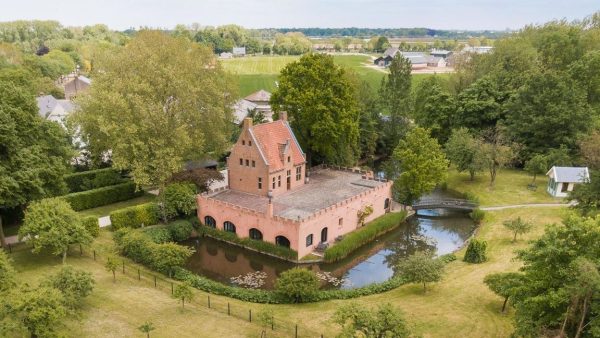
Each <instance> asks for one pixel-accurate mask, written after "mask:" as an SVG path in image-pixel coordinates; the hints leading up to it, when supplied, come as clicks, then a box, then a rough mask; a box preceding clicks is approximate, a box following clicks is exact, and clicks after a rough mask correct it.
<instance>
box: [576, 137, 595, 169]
mask: <svg viewBox="0 0 600 338" xmlns="http://www.w3.org/2000/svg"><path fill="white" fill-rule="evenodd" d="M579 151H580V152H581V156H582V157H583V160H584V161H585V164H586V165H587V166H589V167H590V168H592V169H596V170H600V131H598V130H595V131H593V132H592V133H591V134H590V135H588V136H587V137H585V138H584V139H582V140H581V141H579Z"/></svg>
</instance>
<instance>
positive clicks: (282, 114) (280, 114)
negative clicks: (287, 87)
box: [279, 111, 288, 121]
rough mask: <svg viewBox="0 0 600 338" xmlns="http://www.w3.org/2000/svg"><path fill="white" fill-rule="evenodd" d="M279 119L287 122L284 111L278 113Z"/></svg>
mask: <svg viewBox="0 0 600 338" xmlns="http://www.w3.org/2000/svg"><path fill="white" fill-rule="evenodd" d="M279 119H280V120H281V121H287V120H288V119H287V112H286V111H282V112H280V113H279Z"/></svg>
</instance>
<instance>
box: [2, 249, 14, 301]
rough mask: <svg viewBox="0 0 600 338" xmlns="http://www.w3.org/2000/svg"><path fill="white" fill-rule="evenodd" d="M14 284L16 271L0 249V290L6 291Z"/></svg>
mask: <svg viewBox="0 0 600 338" xmlns="http://www.w3.org/2000/svg"><path fill="white" fill-rule="evenodd" d="M15 285H16V272H15V269H14V268H13V266H12V261H11V259H10V258H9V257H8V255H7V254H6V253H5V252H4V251H0V291H1V292H7V291H8V290H10V289H11V288H13V287H14V286H15Z"/></svg>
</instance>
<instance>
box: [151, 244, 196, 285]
mask: <svg viewBox="0 0 600 338" xmlns="http://www.w3.org/2000/svg"><path fill="white" fill-rule="evenodd" d="M152 244H153V245H150V251H151V252H152V257H150V259H151V262H150V265H151V267H152V268H154V269H155V270H157V271H160V272H162V273H165V274H167V275H169V277H171V276H172V274H173V268H175V267H177V266H181V265H183V264H184V263H185V261H186V260H187V259H188V258H190V256H191V255H192V254H193V253H194V250H192V249H190V248H188V247H187V246H183V245H179V244H176V243H173V242H169V243H162V244H155V243H152Z"/></svg>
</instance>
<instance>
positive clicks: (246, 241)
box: [198, 226, 298, 260]
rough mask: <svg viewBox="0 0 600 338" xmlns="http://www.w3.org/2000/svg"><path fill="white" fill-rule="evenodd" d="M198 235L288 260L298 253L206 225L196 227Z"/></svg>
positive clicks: (294, 258) (296, 256)
mask: <svg viewBox="0 0 600 338" xmlns="http://www.w3.org/2000/svg"><path fill="white" fill-rule="evenodd" d="M198 235H201V236H208V237H212V238H216V239H220V240H223V241H227V242H230V243H233V244H237V245H240V246H244V247H247V248H251V249H254V250H256V251H258V252H262V253H266V254H271V255H275V256H277V257H282V258H286V259H290V260H297V259H298V253H297V252H296V251H294V250H292V249H290V248H286V247H284V246H279V245H275V244H273V243H269V242H265V241H257V240H254V239H251V238H239V237H237V235H236V234H234V233H232V232H227V231H221V230H217V229H213V228H211V227H207V226H201V227H200V228H199V229H198Z"/></svg>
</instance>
